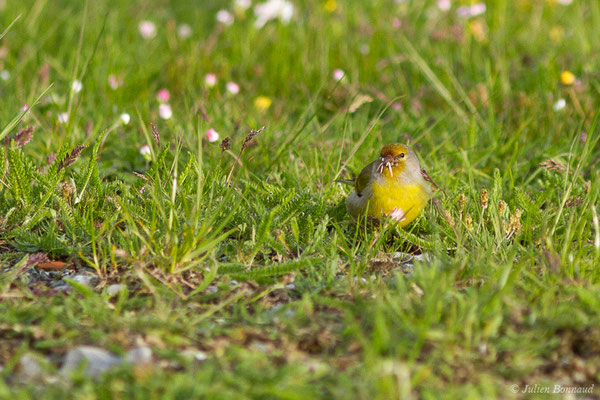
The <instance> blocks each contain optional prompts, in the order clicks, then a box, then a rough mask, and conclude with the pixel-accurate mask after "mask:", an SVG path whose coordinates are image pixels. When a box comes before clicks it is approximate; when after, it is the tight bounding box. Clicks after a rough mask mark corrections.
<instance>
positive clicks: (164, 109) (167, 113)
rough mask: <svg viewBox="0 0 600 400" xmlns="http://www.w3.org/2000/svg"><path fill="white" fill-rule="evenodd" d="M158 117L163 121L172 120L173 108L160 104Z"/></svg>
mask: <svg viewBox="0 0 600 400" xmlns="http://www.w3.org/2000/svg"><path fill="white" fill-rule="evenodd" d="M158 115H160V117H161V118H162V119H171V117H172V116H173V110H171V106H170V105H168V104H160V105H159V106H158Z"/></svg>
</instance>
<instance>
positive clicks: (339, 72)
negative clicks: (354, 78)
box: [333, 68, 346, 82]
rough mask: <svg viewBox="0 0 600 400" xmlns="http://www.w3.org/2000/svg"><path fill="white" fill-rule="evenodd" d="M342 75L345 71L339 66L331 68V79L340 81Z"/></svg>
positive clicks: (344, 74)
mask: <svg viewBox="0 0 600 400" xmlns="http://www.w3.org/2000/svg"><path fill="white" fill-rule="evenodd" d="M344 76H346V73H345V72H344V71H343V70H341V69H339V68H338V69H335V70H333V79H335V80H336V81H338V82H339V81H341V80H342V79H344Z"/></svg>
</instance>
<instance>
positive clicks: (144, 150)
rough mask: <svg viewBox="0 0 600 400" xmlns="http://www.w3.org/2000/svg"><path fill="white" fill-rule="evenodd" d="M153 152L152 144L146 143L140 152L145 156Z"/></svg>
mask: <svg viewBox="0 0 600 400" xmlns="http://www.w3.org/2000/svg"><path fill="white" fill-rule="evenodd" d="M151 153H152V150H150V146H148V145H144V146H142V148H141V149H140V154H141V155H143V156H147V155H150V154H151Z"/></svg>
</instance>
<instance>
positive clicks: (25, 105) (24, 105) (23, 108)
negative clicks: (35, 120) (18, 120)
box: [21, 104, 29, 111]
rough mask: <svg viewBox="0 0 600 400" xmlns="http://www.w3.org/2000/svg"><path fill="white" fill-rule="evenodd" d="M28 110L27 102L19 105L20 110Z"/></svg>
mask: <svg viewBox="0 0 600 400" xmlns="http://www.w3.org/2000/svg"><path fill="white" fill-rule="evenodd" d="M28 110H29V106H28V105H27V104H23V107H21V111H28Z"/></svg>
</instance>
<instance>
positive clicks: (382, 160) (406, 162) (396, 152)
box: [377, 143, 420, 178]
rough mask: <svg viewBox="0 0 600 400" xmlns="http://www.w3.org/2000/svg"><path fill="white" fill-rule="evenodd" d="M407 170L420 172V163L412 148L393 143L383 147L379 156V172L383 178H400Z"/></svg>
mask: <svg viewBox="0 0 600 400" xmlns="http://www.w3.org/2000/svg"><path fill="white" fill-rule="evenodd" d="M407 168H409V169H411V168H412V169H416V171H420V168H419V161H418V159H417V156H416V155H415V153H414V152H413V151H412V150H411V148H410V147H408V146H406V145H403V144H399V143H392V144H387V145H385V146H383V148H382V149H381V154H379V163H378V164H377V172H379V173H380V174H382V175H383V176H386V177H389V178H394V177H398V176H400V175H401V174H402V173H403V172H404V171H405V170H406V169H407Z"/></svg>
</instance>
